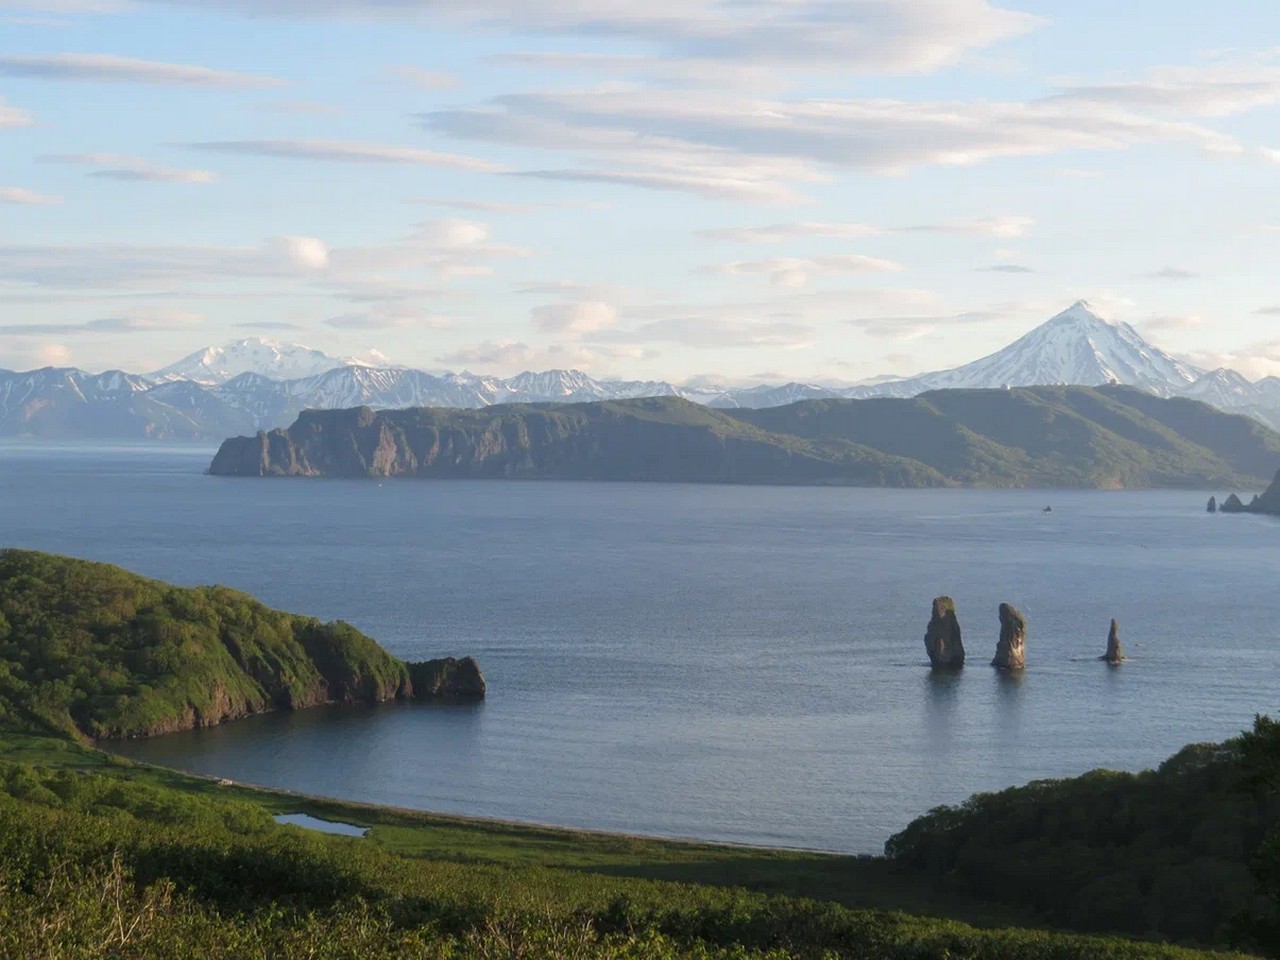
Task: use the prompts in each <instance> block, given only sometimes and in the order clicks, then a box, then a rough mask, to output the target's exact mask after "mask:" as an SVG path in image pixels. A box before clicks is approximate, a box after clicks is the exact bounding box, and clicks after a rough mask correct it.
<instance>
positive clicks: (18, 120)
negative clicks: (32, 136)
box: [0, 97, 36, 130]
mask: <svg viewBox="0 0 1280 960" xmlns="http://www.w3.org/2000/svg"><path fill="white" fill-rule="evenodd" d="M35 122H36V121H35V117H33V116H31V114H30V113H28V112H27V111H26V110H23V109H21V108H20V107H11V106H9V104H8V103H6V102H5V99H4V97H0V130H3V129H4V128H5V127H30V126H32V125H33V124H34V123H35Z"/></svg>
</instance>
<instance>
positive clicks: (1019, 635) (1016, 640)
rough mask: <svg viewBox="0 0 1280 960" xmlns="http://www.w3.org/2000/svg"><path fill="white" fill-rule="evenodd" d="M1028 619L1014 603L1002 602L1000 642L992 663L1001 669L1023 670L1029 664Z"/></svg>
mask: <svg viewBox="0 0 1280 960" xmlns="http://www.w3.org/2000/svg"><path fill="white" fill-rule="evenodd" d="M1026 642H1027V621H1026V618H1025V617H1023V616H1022V614H1021V613H1019V612H1018V608H1017V607H1015V606H1013V605H1012V604H1008V603H1002V604H1000V642H999V643H997V644H996V656H995V659H994V660H992V661H991V665H992V666H993V667H996V668H998V669H1000V670H1021V669H1022V668H1023V667H1025V666H1026V665H1027V653H1026Z"/></svg>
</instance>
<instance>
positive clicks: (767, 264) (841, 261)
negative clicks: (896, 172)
mask: <svg viewBox="0 0 1280 960" xmlns="http://www.w3.org/2000/svg"><path fill="white" fill-rule="evenodd" d="M905 269H906V267H904V266H903V265H902V264H900V263H897V262H896V261H893V260H883V259H880V258H879V257H866V256H862V255H861V254H852V253H851V254H834V255H831V256H825V257H808V258H804V257H773V258H771V259H768V260H738V261H735V262H733V263H725V264H721V265H719V266H716V267H710V268H707V271H709V272H714V273H726V274H730V275H739V274H755V273H762V274H767V275H768V277H769V281H770V282H771V283H773V284H774V285H775V286H779V287H803V286H805V285H806V284H808V282H809V280H810V279H811V278H812V277H813V276H815V275H816V276H831V275H833V274H841V273H894V272H897V271H900V270H905Z"/></svg>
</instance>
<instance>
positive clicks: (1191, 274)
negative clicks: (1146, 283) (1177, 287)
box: [1146, 267, 1200, 280]
mask: <svg viewBox="0 0 1280 960" xmlns="http://www.w3.org/2000/svg"><path fill="white" fill-rule="evenodd" d="M1146 276H1147V279H1149V280H1194V279H1196V277H1198V276H1200V274H1198V273H1196V272H1195V271H1194V270H1186V269H1183V268H1182V267H1164V268H1162V269H1160V270H1156V271H1154V272H1152V273H1148V274H1147V275H1146Z"/></svg>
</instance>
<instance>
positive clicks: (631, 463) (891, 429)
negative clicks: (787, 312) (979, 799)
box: [209, 386, 1280, 489]
mask: <svg viewBox="0 0 1280 960" xmlns="http://www.w3.org/2000/svg"><path fill="white" fill-rule="evenodd" d="M1277 462H1280V433H1277V432H1276V431H1273V430H1270V429H1268V428H1267V427H1264V426H1263V425H1262V424H1259V423H1257V422H1255V421H1253V420H1251V419H1249V418H1247V417H1242V416H1237V415H1233V414H1225V413H1222V412H1220V411H1217V410H1215V409H1213V408H1212V407H1209V406H1208V405H1206V404H1203V403H1200V402H1198V401H1194V400H1185V399H1181V398H1173V399H1166V398H1161V397H1156V396H1153V395H1152V394H1149V393H1146V392H1144V391H1141V390H1138V389H1136V388H1133V387H1121V386H1108V387H1099V388H1091V387H1016V388H1011V389H1008V390H938V391H933V392H930V393H926V394H922V395H921V396H919V397H914V398H910V399H897V398H888V397H881V398H872V399H867V400H846V399H833V400H805V401H801V402H799V403H793V404H789V405H787V406H783V407H773V408H766V409H757V410H746V409H739V410H714V409H711V408H709V407H706V406H701V405H699V404H695V403H691V402H690V401H688V400H684V399H681V398H679V397H649V398H644V399H638V400H609V401H597V402H592V403H553V404H500V405H496V406H492V407H487V408H485V409H481V410H459V409H433V408H426V407H422V408H411V409H404V410H386V411H375V410H372V409H370V408H369V407H357V408H354V409H350V410H308V411H305V412H304V413H302V414H301V415H300V416H299V418H298V420H297V422H296V423H294V424H293V426H291V427H290V428H289V429H287V430H279V429H277V430H272V431H271V432H270V433H258V434H257V435H255V436H247V437H237V438H234V439H230V440H227V441H225V442H224V443H223V444H222V446H221V448H220V449H219V450H218V453H217V455H216V456H215V457H214V459H213V462H212V464H211V465H210V468H209V472H210V473H212V474H215V475H222V476H253V477H262V476H282V477H352V478H354V477H377V478H383V477H410V478H418V479H540V480H633V481H634V480H639V481H670V482H705V483H776V484H827V485H848V486H888V487H937V486H954V485H963V486H988V487H1080V488H1111V489H1119V488H1127V487H1200V488H1204V487H1206V486H1213V485H1214V484H1222V485H1230V484H1232V483H1246V482H1256V481H1257V480H1258V478H1259V477H1261V476H1263V475H1265V474H1267V473H1269V472H1271V471H1272V470H1273V469H1274V467H1275V464H1276V463H1277Z"/></svg>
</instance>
